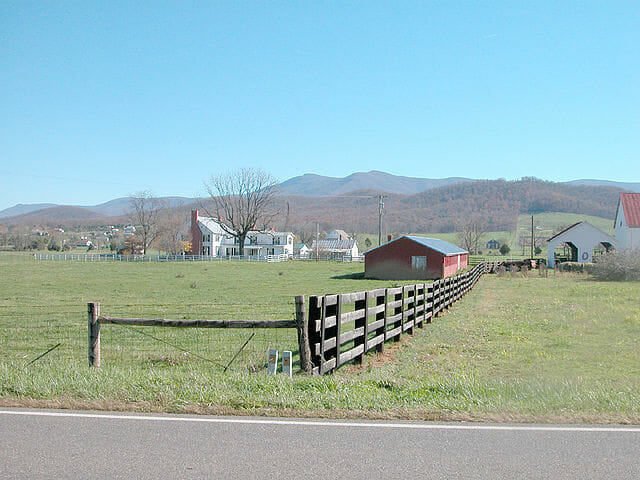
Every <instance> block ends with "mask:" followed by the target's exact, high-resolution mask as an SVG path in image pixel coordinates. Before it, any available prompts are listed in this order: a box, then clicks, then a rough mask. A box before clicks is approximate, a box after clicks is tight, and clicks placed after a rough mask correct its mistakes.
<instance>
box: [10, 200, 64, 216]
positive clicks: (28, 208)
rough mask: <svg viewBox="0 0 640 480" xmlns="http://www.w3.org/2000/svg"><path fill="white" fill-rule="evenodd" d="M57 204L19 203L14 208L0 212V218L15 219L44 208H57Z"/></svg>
mask: <svg viewBox="0 0 640 480" xmlns="http://www.w3.org/2000/svg"><path fill="white" fill-rule="evenodd" d="M56 206H57V205H56V204H55V203H30V204H24V203H19V204H17V205H14V206H13V207H9V208H5V209H4V210H0V218H6V217H14V216H16V215H24V214H25V213H30V212H35V211H38V210H42V209H44V208H50V207H56Z"/></svg>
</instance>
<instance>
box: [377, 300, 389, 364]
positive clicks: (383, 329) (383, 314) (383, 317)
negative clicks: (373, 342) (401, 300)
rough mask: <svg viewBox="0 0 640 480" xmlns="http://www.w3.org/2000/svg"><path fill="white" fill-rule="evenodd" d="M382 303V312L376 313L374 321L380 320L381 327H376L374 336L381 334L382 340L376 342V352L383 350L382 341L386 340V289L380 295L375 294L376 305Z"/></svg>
mask: <svg viewBox="0 0 640 480" xmlns="http://www.w3.org/2000/svg"><path fill="white" fill-rule="evenodd" d="M380 305H384V309H383V311H382V312H378V313H377V314H376V321H378V320H382V327H380V328H378V329H376V337H378V336H379V335H382V341H381V342H380V343H378V346H377V349H376V350H377V351H378V353H382V352H384V342H386V341H387V289H386V288H385V289H384V290H383V291H382V295H378V296H376V306H378V307H379V306H380Z"/></svg>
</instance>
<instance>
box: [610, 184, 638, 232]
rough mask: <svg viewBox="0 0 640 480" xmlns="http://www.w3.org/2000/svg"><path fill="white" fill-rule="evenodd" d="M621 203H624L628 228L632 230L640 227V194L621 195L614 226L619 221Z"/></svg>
mask: <svg viewBox="0 0 640 480" xmlns="http://www.w3.org/2000/svg"><path fill="white" fill-rule="evenodd" d="M620 203H622V210H623V211H624V219H625V220H626V221H627V226H628V227H630V228H638V227H640V193H621V194H620V200H619V203H618V209H617V210H616V219H615V220H614V223H613V224H614V226H615V224H616V222H617V221H618V211H619V210H620V206H619V205H620Z"/></svg>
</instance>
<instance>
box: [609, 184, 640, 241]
mask: <svg viewBox="0 0 640 480" xmlns="http://www.w3.org/2000/svg"><path fill="white" fill-rule="evenodd" d="M614 229H615V232H616V240H618V248H620V249H624V248H640V193H621V194H620V199H619V200H618V210H617V211H616V219H615V220H614Z"/></svg>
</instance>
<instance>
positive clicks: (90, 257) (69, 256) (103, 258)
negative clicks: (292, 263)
mask: <svg viewBox="0 0 640 480" xmlns="http://www.w3.org/2000/svg"><path fill="white" fill-rule="evenodd" d="M33 259H34V260H54V261H65V260H67V261H71V260H73V261H79V262H225V261H231V260H235V261H242V262H286V261H287V260H292V258H291V257H289V256H287V255H266V256H257V255H244V256H242V257H241V256H240V255H231V256H228V257H209V256H206V255H116V254H110V253H34V254H33ZM294 259H295V260H304V261H315V260H316V259H315V258H313V257H308V258H297V257H294ZM318 260H320V261H323V262H364V255H359V256H357V257H351V256H344V257H331V256H322V255H320V256H319V258H318Z"/></svg>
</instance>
